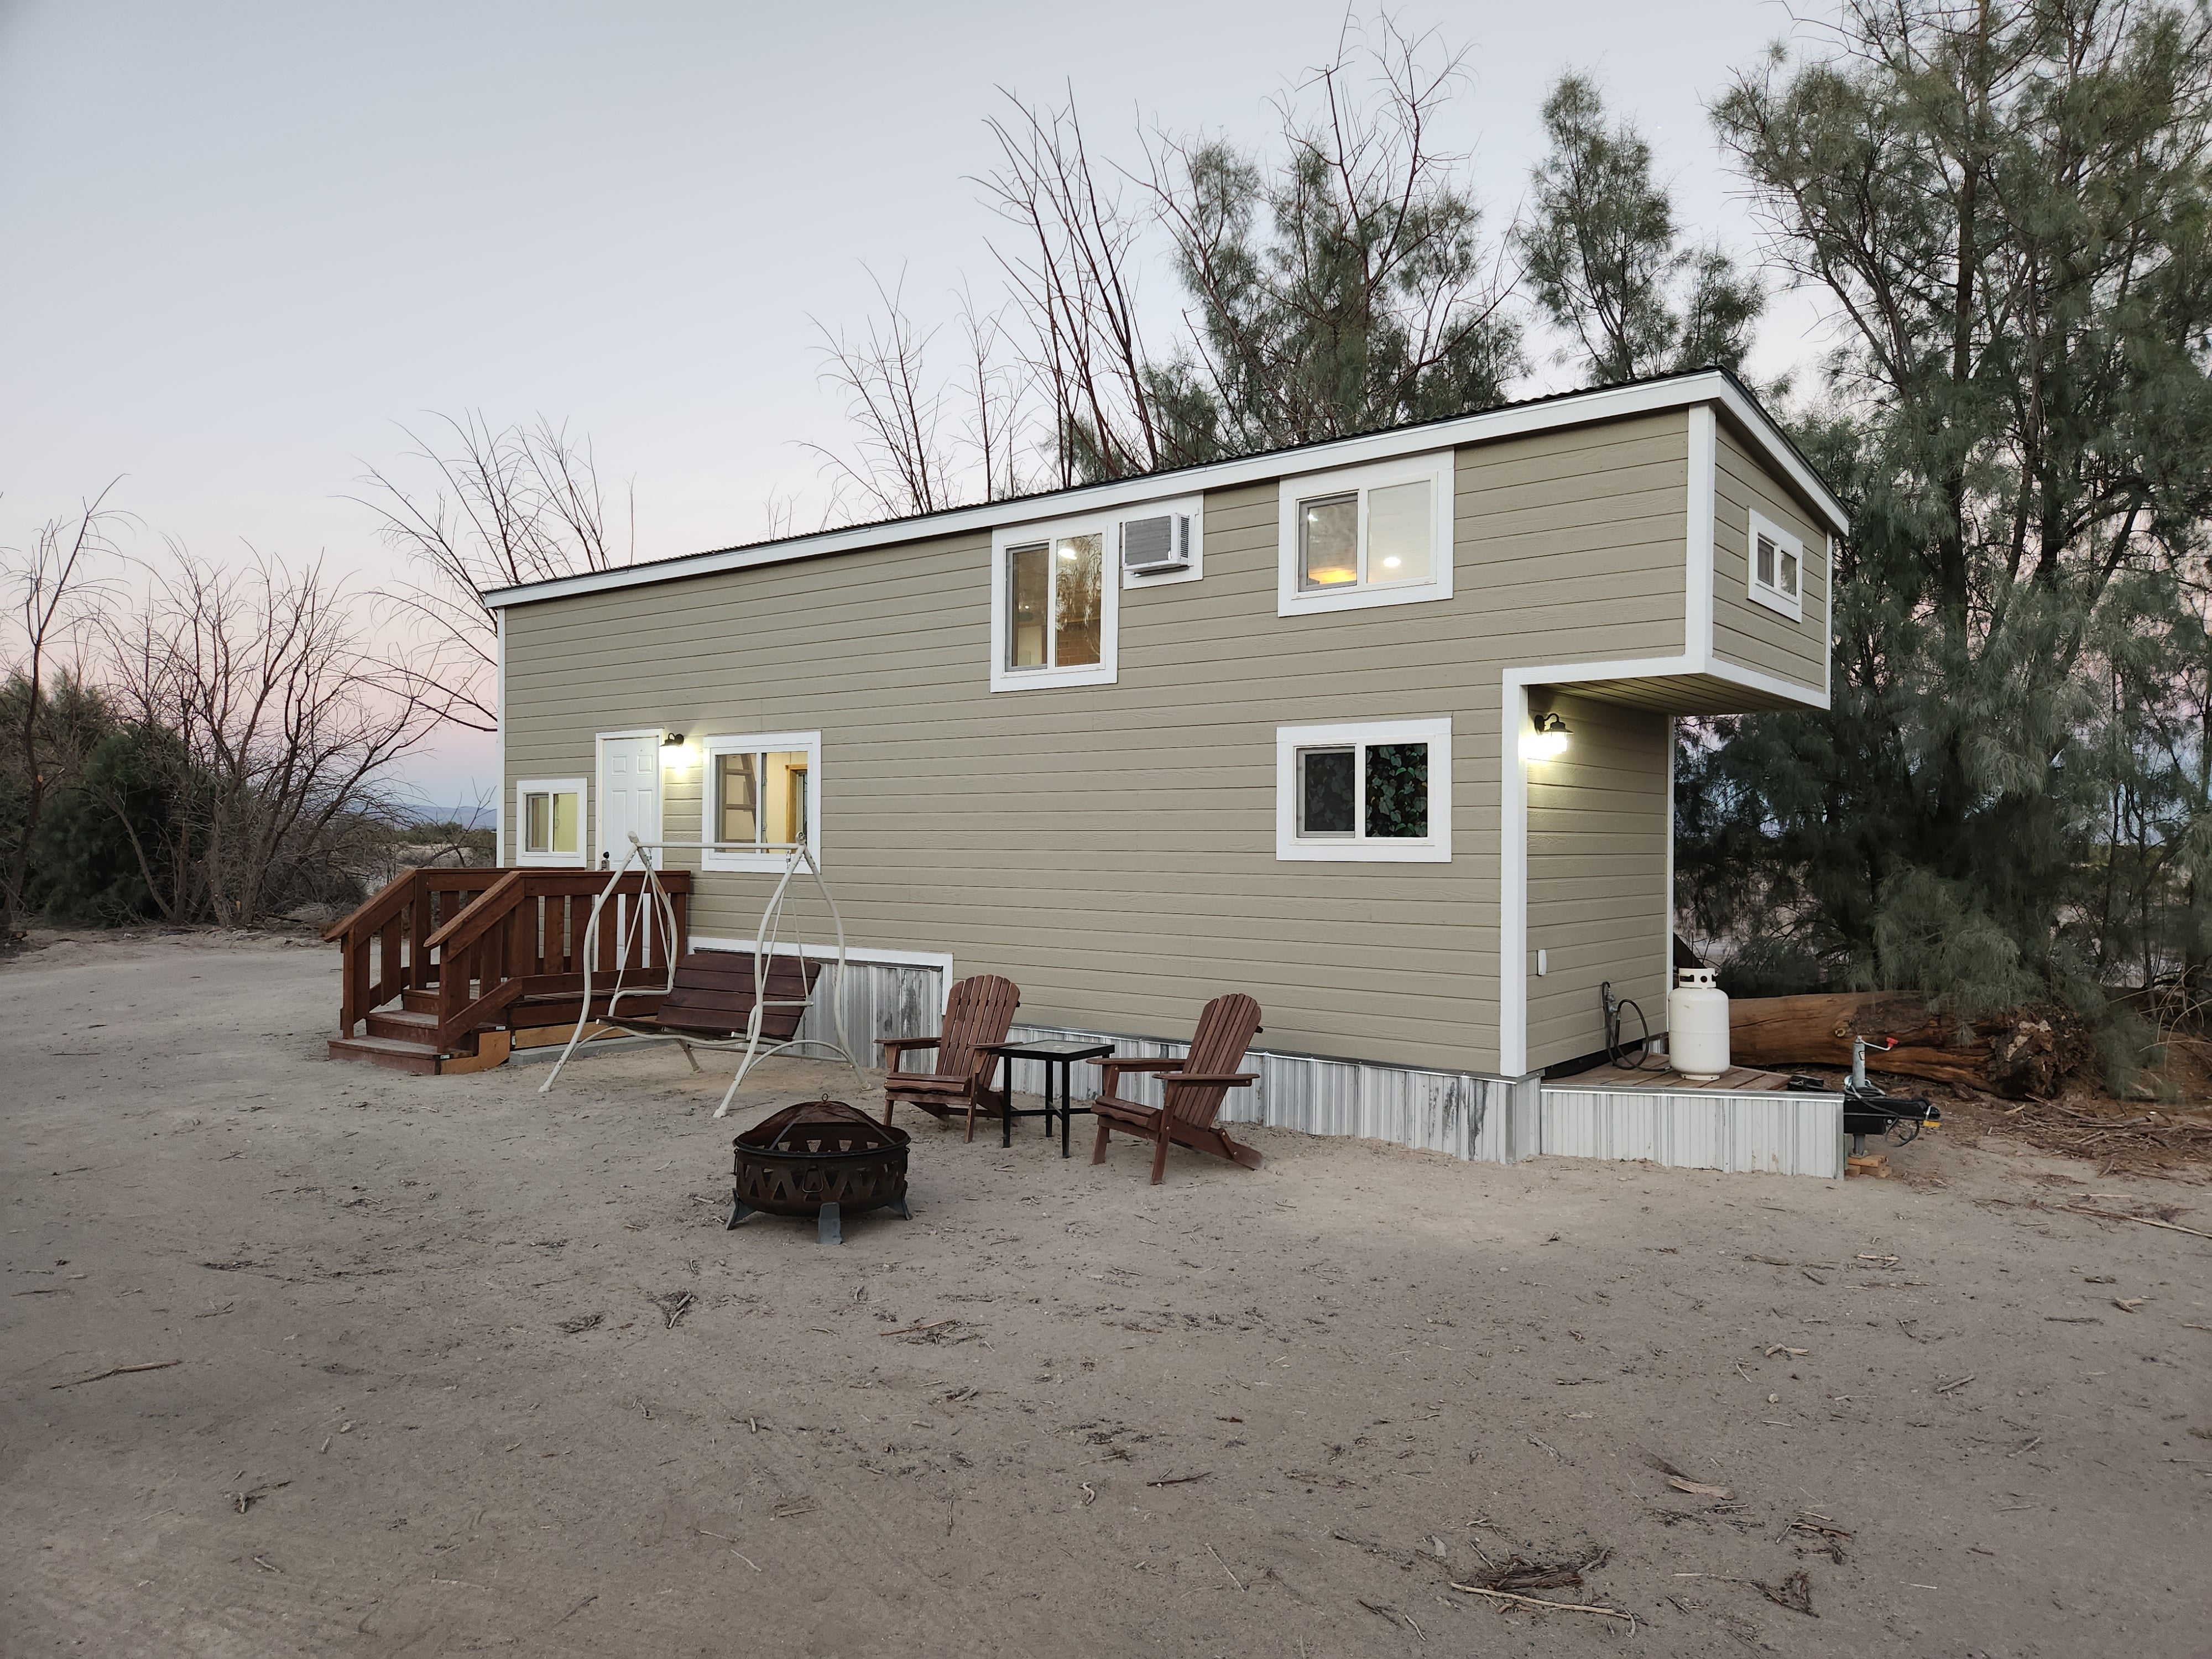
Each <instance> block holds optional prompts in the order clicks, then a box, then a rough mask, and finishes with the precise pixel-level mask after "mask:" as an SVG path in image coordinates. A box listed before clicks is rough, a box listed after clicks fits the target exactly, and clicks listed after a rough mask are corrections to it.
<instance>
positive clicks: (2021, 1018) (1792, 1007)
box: [1729, 991, 2089, 1100]
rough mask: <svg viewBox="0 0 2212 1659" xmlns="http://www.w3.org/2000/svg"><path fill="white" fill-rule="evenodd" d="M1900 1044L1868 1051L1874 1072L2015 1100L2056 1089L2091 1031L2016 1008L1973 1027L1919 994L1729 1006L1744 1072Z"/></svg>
mask: <svg viewBox="0 0 2212 1659" xmlns="http://www.w3.org/2000/svg"><path fill="white" fill-rule="evenodd" d="M1858 1036H1864V1037H1868V1038H1874V1037H1895V1038H1896V1039H1897V1043H1898V1046H1897V1047H1896V1048H1894V1049H1892V1050H1891V1051H1890V1052H1888V1053H1887V1054H1882V1053H1880V1052H1878V1051H1875V1050H1873V1049H1869V1051H1868V1054H1867V1066H1868V1067H1869V1069H1870V1070H1873V1071H1878V1072H1887V1073H1892V1074H1893V1075H1897V1076H1903V1077H1915V1078H1925V1079H1929V1081H1930V1082H1935V1083H1960V1084H1965V1085H1969V1086H1970V1087H1972V1088H1977V1089H1986V1090H1988V1091H1990V1093H1992V1094H1999V1095H2004V1096H2007V1097H2009V1098H2011V1099H2014V1100H2026V1099H2028V1098H2030V1097H2049V1096H2051V1095H2055V1094H2057V1092H2058V1087H2059V1083H2060V1081H2061V1079H2063V1078H2064V1077H2065V1076H2066V1074H2067V1073H2069V1072H2071V1071H2073V1070H2074V1069H2075V1067H2076V1066H2079V1065H2081V1062H2082V1061H2083V1060H2087V1058H2088V1057H2089V1041H2088V1035H2087V1032H2086V1031H2085V1030H2083V1029H2082V1027H2081V1022H2080V1021H2079V1020H2077V1019H2075V1018H2074V1017H2073V1016H2072V1015H2070V1014H2069V1013H2068V1012H2066V1011H2065V1010H2063V1009H2062V1008H2057V1007H2052V1006H2048V1005H2040V1006H2033V1007H2026V1008H2015V1009H2011V1010H2009V1011H2008V1012H2004V1013H2001V1014H1992V1015H1990V1016H1987V1017H1985V1018H1981V1019H1977V1020H1973V1021H1971V1022H1968V1023H1967V1024H1966V1025H1965V1027H1964V1029H1961V1026H1960V1022H1959V1021H1958V1020H1957V1019H1955V1018H1952V1017H1951V1016H1949V1015H1947V1014H1940V1013H1935V1012H1930V1010H1929V1006H1928V1003H1927V1000H1926V999H1925V998H1924V997H1922V996H1921V995H1920V994H1918V993H1917V992H1911V991H1858V992H1844V993H1839V994H1834V995H1826V996H1804V997H1748V998H1744V999H1741V1000H1736V1001H1732V1002H1730V1003H1729V1059H1730V1060H1733V1061H1735V1064H1737V1065H1738V1066H1770V1067H1777V1068H1786V1067H1789V1066H1848V1065H1850V1063H1851V1041H1852V1039H1853V1038H1854V1037H1858Z"/></svg>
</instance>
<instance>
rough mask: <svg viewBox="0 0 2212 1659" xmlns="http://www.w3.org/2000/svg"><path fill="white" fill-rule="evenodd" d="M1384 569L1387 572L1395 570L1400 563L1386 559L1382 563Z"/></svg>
mask: <svg viewBox="0 0 2212 1659" xmlns="http://www.w3.org/2000/svg"><path fill="white" fill-rule="evenodd" d="M1383 568H1384V569H1385V570H1395V569H1396V568H1398V561H1397V560H1395V559H1385V560H1383Z"/></svg>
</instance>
